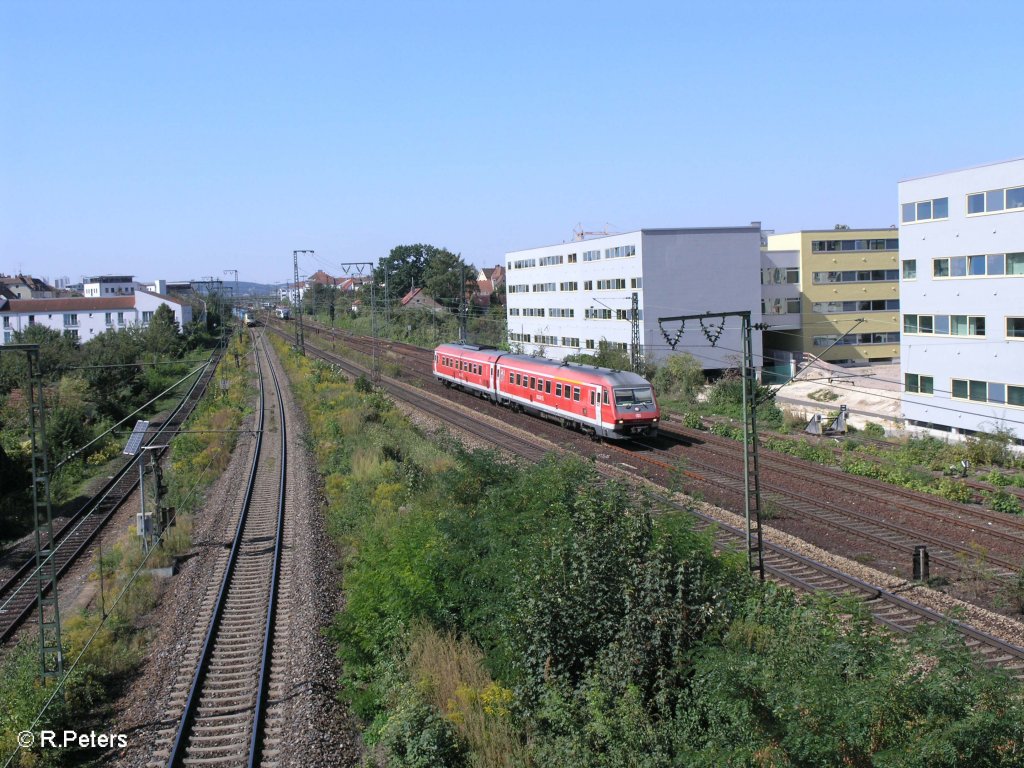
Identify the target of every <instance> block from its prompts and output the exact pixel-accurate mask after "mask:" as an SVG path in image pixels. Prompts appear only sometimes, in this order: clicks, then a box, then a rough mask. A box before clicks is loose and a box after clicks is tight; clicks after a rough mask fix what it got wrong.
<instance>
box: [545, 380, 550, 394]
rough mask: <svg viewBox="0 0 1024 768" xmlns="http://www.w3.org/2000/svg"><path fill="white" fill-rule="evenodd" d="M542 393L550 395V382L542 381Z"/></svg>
mask: <svg viewBox="0 0 1024 768" xmlns="http://www.w3.org/2000/svg"><path fill="white" fill-rule="evenodd" d="M544 394H545V395H550V394H551V382H550V381H545V382H544Z"/></svg>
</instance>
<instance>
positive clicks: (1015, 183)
mask: <svg viewBox="0 0 1024 768" xmlns="http://www.w3.org/2000/svg"><path fill="white" fill-rule="evenodd" d="M899 204H900V260H901V274H900V301H901V312H902V315H903V332H902V336H901V341H900V358H901V363H902V373H903V384H904V393H903V415H904V418H905V419H906V420H907V424H908V426H911V427H917V428H933V429H937V430H941V431H943V432H954V433H966V434H970V433H971V432H978V431H980V432H992V431H994V430H996V429H999V428H1006V429H1011V430H1013V431H1014V432H1015V433H1016V436H1017V438H1018V439H1021V438H1024V159H1018V160H1011V161H1008V162H1002V163H993V164H991V165H985V166H981V167H978V168H969V169H966V170H961V171H953V172H950V173H941V174H936V175H934V176H925V177H922V178H917V179H909V180H906V181H901V182H900V183H899Z"/></svg>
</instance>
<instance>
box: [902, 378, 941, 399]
mask: <svg viewBox="0 0 1024 768" xmlns="http://www.w3.org/2000/svg"><path fill="white" fill-rule="evenodd" d="M903 382H904V387H903V388H904V389H905V390H906V391H907V392H913V393H914V394H918V395H932V394H935V379H933V378H932V377H931V376H922V375H920V374H917V373H907V374H904V376H903Z"/></svg>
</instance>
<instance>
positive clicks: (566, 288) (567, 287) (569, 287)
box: [558, 281, 578, 291]
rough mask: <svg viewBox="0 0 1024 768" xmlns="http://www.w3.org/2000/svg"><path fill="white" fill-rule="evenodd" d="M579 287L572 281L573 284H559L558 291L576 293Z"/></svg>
mask: <svg viewBox="0 0 1024 768" xmlns="http://www.w3.org/2000/svg"><path fill="white" fill-rule="evenodd" d="M577 285H578V284H577V283H576V282H575V281H571V282H567V283H559V284H558V290H560V291H575V290H578V288H577Z"/></svg>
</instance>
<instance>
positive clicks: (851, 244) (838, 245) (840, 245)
mask: <svg viewBox="0 0 1024 768" xmlns="http://www.w3.org/2000/svg"><path fill="white" fill-rule="evenodd" d="M899 247H900V241H899V239H898V238H885V239H882V238H877V239H872V240H812V241H811V252H812V253H829V252H835V251H898V250H899Z"/></svg>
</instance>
